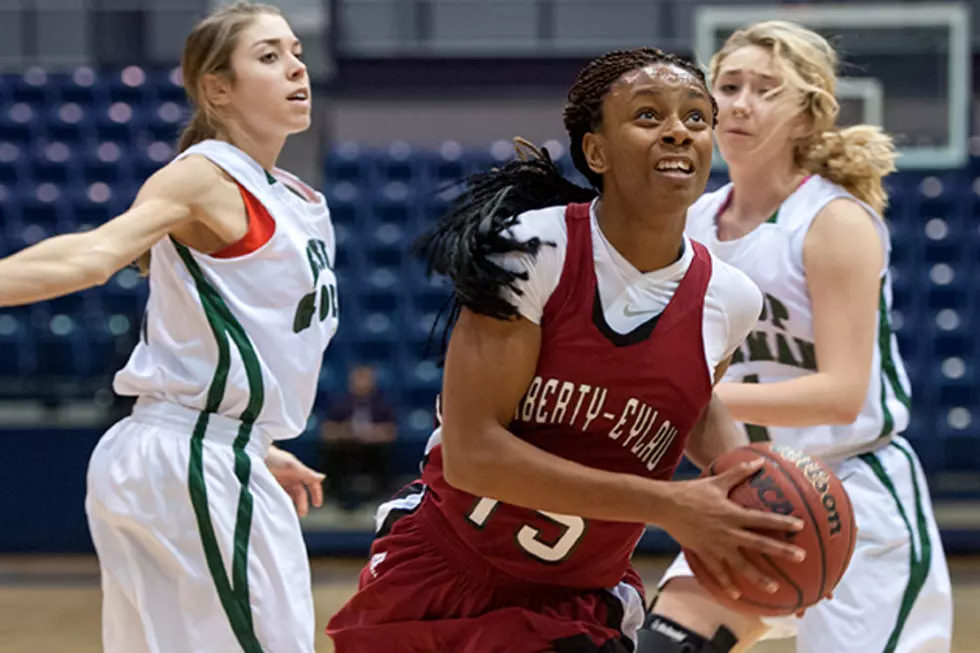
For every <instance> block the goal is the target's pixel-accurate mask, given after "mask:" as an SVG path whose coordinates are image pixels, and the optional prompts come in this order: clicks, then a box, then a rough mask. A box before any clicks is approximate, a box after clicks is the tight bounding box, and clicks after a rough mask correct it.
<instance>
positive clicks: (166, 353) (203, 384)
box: [86, 141, 337, 653]
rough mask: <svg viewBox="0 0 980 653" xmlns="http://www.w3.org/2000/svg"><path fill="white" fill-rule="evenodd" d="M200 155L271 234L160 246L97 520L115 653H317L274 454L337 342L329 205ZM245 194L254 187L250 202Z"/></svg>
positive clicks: (93, 487)
mask: <svg viewBox="0 0 980 653" xmlns="http://www.w3.org/2000/svg"><path fill="white" fill-rule="evenodd" d="M194 154H196V155H202V156H205V157H207V158H208V159H209V160H210V161H212V162H213V163H214V164H216V165H217V166H219V167H220V168H221V169H223V170H224V171H225V172H226V173H227V174H228V175H230V176H231V177H232V178H233V179H234V180H235V181H236V182H237V183H238V184H239V186H240V188H242V189H243V190H244V191H247V194H249V195H251V198H252V200H255V201H257V202H258V204H259V205H260V207H259V208H258V209H256V208H255V206H256V205H255V202H254V201H253V202H252V203H251V204H249V202H248V201H246V206H247V207H248V209H249V211H250V224H254V221H253V219H252V218H253V216H252V212H254V210H259V211H261V210H262V209H264V210H265V211H266V212H267V214H268V216H269V217H271V219H272V222H274V226H275V228H274V232H273V234H272V236H271V238H269V239H268V240H267V241H266V242H264V243H263V244H261V245H260V246H257V247H256V248H254V249H252V250H251V251H246V252H245V253H239V255H237V256H235V257H233V258H217V257H213V256H208V255H205V254H201V253H199V252H195V251H192V250H190V249H189V248H187V247H185V246H183V245H181V244H179V243H178V242H176V241H175V240H173V239H170V238H165V239H164V240H162V241H160V242H159V243H158V244H156V245H155V246H154V247H153V249H152V258H151V267H150V279H149V283H150V296H149V300H148V304H147V312H146V317H145V324H144V328H143V331H142V334H141V338H140V342H139V344H138V345H137V346H136V349H135V351H134V352H133V354H132V356H131V358H130V360H129V362H128V364H127V365H126V367H125V368H124V369H123V370H122V371H120V372H119V373H118V374H117V376H116V379H115V390H116V391H117V392H118V393H119V394H122V395H129V396H136V397H138V399H137V402H136V406H135V408H134V410H133V414H132V415H131V416H129V417H127V418H126V419H124V420H122V421H121V422H119V423H118V424H116V425H115V426H113V427H112V428H111V429H110V430H109V432H108V433H107V434H106V435H105V436H104V437H103V438H102V440H101V441H100V442H99V444H98V446H97V448H96V450H95V452H94V453H93V456H92V460H91V462H90V466H89V473H88V494H87V497H86V510H87V512H88V516H89V523H90V527H91V531H92V536H93V540H94V542H95V545H96V550H97V552H98V554H99V559H100V563H101V567H102V583H103V591H104V608H103V631H104V632H103V639H104V646H105V650H106V651H107V652H108V653H123V652H125V653H141V652H152V653H165V652H171V651H187V652H188V653H190V652H194V653H200V652H211V651H214V652H215V653H217V652H219V651H220V652H222V653H224V652H228V651H246V652H247V653H253V652H258V651H265V652H272V651H275V652H277V653H278V652H279V651H282V652H284V653H300V652H302V653H312V651H313V650H314V649H313V639H314V631H315V624H314V614H313V601H312V593H311V586H310V571H309V562H308V558H307V553H306V547H305V545H304V541H303V538H302V535H301V532H300V527H299V522H298V519H297V516H296V512H295V508H294V507H293V505H292V501H291V500H290V498H289V496H288V495H287V494H286V492H285V491H284V490H283V489H282V487H281V486H280V485H279V484H278V483H277V482H276V480H275V479H274V478H273V477H272V475H271V474H270V473H269V470H268V469H267V467H266V466H265V464H264V458H265V455H266V453H267V452H268V449H269V446H270V445H271V444H272V442H273V441H275V440H282V439H287V438H292V437H295V436H297V435H298V434H299V433H301V432H302V431H303V429H304V428H305V426H306V423H307V419H308V417H309V415H310V412H311V410H312V407H313V401H314V397H315V394H316V388H317V380H318V378H319V374H320V367H321V361H322V358H323V352H324V350H325V349H326V347H327V344H328V343H329V342H330V339H331V338H332V337H333V334H334V333H335V332H336V330H337V289H336V277H335V276H334V273H333V266H334V259H335V250H336V245H335V240H334V232H333V227H332V225H331V222H330V214H329V211H328V209H327V206H326V202H325V201H324V199H323V196H322V195H320V194H319V193H315V192H313V191H311V190H310V189H308V188H307V187H305V186H303V185H302V184H301V183H300V182H298V180H296V179H295V178H294V177H291V176H289V175H288V174H287V173H283V172H281V171H276V174H275V176H273V175H270V174H268V173H267V172H266V171H265V170H263V169H262V168H261V166H259V165H258V164H257V163H256V162H255V161H254V160H252V159H251V158H250V157H249V156H248V155H246V154H245V153H244V152H242V151H241V150H239V149H237V148H235V147H233V146H231V145H228V144H226V143H221V142H218V141H206V142H203V143H200V144H198V145H195V146H194V147H192V148H190V149H188V150H187V151H186V152H184V153H183V154H182V155H181V157H180V158H183V157H186V156H190V155H194ZM244 196H245V193H243V197H244Z"/></svg>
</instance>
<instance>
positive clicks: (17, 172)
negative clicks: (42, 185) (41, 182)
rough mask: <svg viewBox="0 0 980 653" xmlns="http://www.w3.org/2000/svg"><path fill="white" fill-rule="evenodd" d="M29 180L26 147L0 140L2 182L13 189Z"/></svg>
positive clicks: (0, 173)
mask: <svg viewBox="0 0 980 653" xmlns="http://www.w3.org/2000/svg"><path fill="white" fill-rule="evenodd" d="M29 181H30V166H29V164H28V162H27V156H26V149H25V148H23V147H20V146H18V145H15V144H14V143H8V142H0V184H2V185H3V186H4V187H6V188H10V189H12V190H13V189H15V188H16V187H17V186H22V185H26V184H27V182H29Z"/></svg>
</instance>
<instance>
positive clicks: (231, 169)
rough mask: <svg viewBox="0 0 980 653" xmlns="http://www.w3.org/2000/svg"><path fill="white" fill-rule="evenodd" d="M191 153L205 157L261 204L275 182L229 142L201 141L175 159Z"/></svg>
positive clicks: (260, 167)
mask: <svg viewBox="0 0 980 653" xmlns="http://www.w3.org/2000/svg"><path fill="white" fill-rule="evenodd" d="M192 154H199V155H201V156H204V157H207V158H208V159H209V160H210V161H212V162H213V163H214V164H215V165H217V166H218V167H219V168H221V169H222V170H224V171H225V172H226V173H228V174H229V175H231V177H232V178H233V179H234V180H235V181H237V182H238V183H239V184H240V185H241V186H244V187H245V189H246V190H247V191H248V192H249V193H251V194H252V195H254V196H255V197H256V198H257V199H258V200H259V201H260V202H262V203H263V204H264V203H265V201H266V199H267V198H268V196H269V195H268V190H269V186H271V185H272V184H274V183H277V180H276V178H275V177H272V176H271V175H270V174H269V173H268V172H266V171H265V170H264V169H263V168H262V166H260V165H259V164H258V163H257V162H256V161H255V160H254V159H252V157H250V156H249V155H247V154H245V153H244V152H242V151H241V150H240V149H238V148H237V147H235V146H234V145H232V144H230V143H225V142H223V141H216V140H207V141H201V142H200V143H197V144H196V145H192V146H191V147H189V148H187V149H186V150H184V151H183V152H181V153H180V154H179V155H178V156H177V158H176V159H175V160H180V159H183V158H184V157H188V156H190V155H192Z"/></svg>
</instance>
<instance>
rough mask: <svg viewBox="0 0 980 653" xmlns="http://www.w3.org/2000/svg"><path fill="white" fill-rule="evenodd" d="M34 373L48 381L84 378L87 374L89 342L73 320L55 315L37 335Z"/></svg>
mask: <svg viewBox="0 0 980 653" xmlns="http://www.w3.org/2000/svg"><path fill="white" fill-rule="evenodd" d="M37 369H38V374H40V375H41V376H49V377H84V376H87V375H88V374H89V373H90V372H91V359H90V351H89V340H88V337H87V336H86V334H85V332H84V331H83V330H82V328H81V327H80V325H79V324H78V322H77V321H76V320H74V319H73V318H71V317H69V316H67V315H55V316H54V317H52V318H51V321H50V323H49V324H48V325H47V327H46V328H45V329H43V330H41V331H40V333H38V335H37Z"/></svg>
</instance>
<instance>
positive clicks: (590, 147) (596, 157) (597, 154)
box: [582, 132, 609, 175]
mask: <svg viewBox="0 0 980 653" xmlns="http://www.w3.org/2000/svg"><path fill="white" fill-rule="evenodd" d="M605 145H606V143H605V139H604V138H603V137H602V135H601V134H596V133H594V132H588V133H586V135H585V136H583V137H582V153H583V154H584V155H585V162H586V163H588V164H589V168H590V169H591V170H592V171H593V172H594V173H596V174H597V175H604V174H606V173H607V172H608V171H609V162H608V157H607V156H606V150H605Z"/></svg>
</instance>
